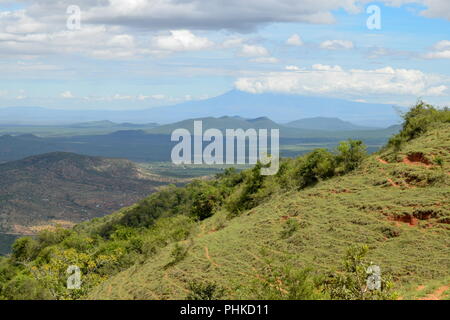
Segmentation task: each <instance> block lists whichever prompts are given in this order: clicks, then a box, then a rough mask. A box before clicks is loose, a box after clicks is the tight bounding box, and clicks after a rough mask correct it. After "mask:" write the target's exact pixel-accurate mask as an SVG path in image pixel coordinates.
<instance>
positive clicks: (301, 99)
mask: <svg viewBox="0 0 450 320" xmlns="http://www.w3.org/2000/svg"><path fill="white" fill-rule="evenodd" d="M230 114H232V115H234V116H236V117H241V118H246V119H253V118H256V117H267V118H270V119H272V120H273V121H275V122H278V123H287V122H289V121H292V120H293V119H302V118H312V117H337V118H340V119H342V120H344V121H351V122H352V123H354V124H357V125H363V126H377V127H378V126H379V127H387V126H389V125H392V124H395V123H397V122H398V120H399V116H398V114H397V113H396V112H395V110H394V108H393V106H392V105H387V104H373V103H361V102H354V101H347V100H342V99H334V98H324V97H306V96H299V95H287V94H275V93H264V94H250V93H246V92H241V91H237V90H232V91H229V92H227V93H225V94H223V95H220V96H218V97H214V98H211V99H206V100H200V101H189V102H185V103H181V104H178V105H174V106H164V107H156V108H150V109H144V110H120V111H105V110H54V109H45V108H37V107H33V108H17V107H15V108H1V109H0V119H1V121H0V122H1V124H11V123H14V124H59V125H60V124H73V123H80V122H81V123H82V122H90V121H104V120H108V121H111V122H116V123H122V122H131V123H138V124H145V123H153V122H158V123H173V122H176V121H182V120H184V119H192V118H204V117H221V116H223V115H230ZM236 117H234V118H236ZM236 119H239V118H236ZM241 120H242V119H241Z"/></svg>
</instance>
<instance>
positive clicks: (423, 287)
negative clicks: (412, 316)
mask: <svg viewBox="0 0 450 320" xmlns="http://www.w3.org/2000/svg"><path fill="white" fill-rule="evenodd" d="M423 289H425V286H424V285H421V286H418V287H417V288H416V291H422V290H423Z"/></svg>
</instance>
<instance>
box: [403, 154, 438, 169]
mask: <svg viewBox="0 0 450 320" xmlns="http://www.w3.org/2000/svg"><path fill="white" fill-rule="evenodd" d="M402 162H403V163H404V164H407V165H410V166H424V167H427V168H429V167H432V164H431V162H430V161H429V160H428V159H427V158H426V157H425V156H424V154H423V153H421V152H416V153H411V154H409V155H407V156H406V157H405V158H403V161H402Z"/></svg>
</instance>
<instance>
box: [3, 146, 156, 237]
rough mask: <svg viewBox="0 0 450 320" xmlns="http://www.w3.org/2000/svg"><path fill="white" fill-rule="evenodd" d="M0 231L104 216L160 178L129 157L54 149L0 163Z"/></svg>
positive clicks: (152, 187) (145, 191)
mask: <svg viewBox="0 0 450 320" xmlns="http://www.w3.org/2000/svg"><path fill="white" fill-rule="evenodd" d="M0 181H1V182H2V183H1V184H0V203H1V205H0V231H2V232H10V233H18V234H30V233H36V232H37V231H38V230H39V229H40V228H41V227H42V226H45V225H52V224H57V223H60V224H65V225H71V224H74V223H77V222H81V221H86V220H89V219H92V218H94V217H99V216H103V215H105V214H107V213H111V212H113V211H115V210H118V209H120V208H121V207H124V206H129V205H131V204H133V203H134V202H136V201H138V200H139V199H141V198H143V197H145V196H147V195H148V194H150V193H152V192H154V191H155V190H156V188H157V187H158V186H160V185H163V184H165V182H164V181H163V180H162V179H161V178H160V177H158V176H155V175H150V174H149V173H148V172H146V171H144V170H143V169H141V168H139V167H137V166H136V165H135V164H134V163H132V162H131V161H128V160H121V159H106V158H99V157H89V156H83V155H79V154H73V153H64V152H54V153H48V154H43V155H38V156H32V157H29V158H26V159H23V160H19V161H14V162H7V163H4V164H0Z"/></svg>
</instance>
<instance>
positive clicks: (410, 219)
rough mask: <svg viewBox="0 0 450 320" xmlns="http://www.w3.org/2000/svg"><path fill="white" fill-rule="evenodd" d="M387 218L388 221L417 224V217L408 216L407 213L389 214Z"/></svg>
mask: <svg viewBox="0 0 450 320" xmlns="http://www.w3.org/2000/svg"><path fill="white" fill-rule="evenodd" d="M388 219H389V220H390V221H395V222H403V223H407V224H409V225H410V226H412V227H414V226H417V225H418V224H419V219H417V218H415V217H413V216H409V215H404V216H389V217H388Z"/></svg>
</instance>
